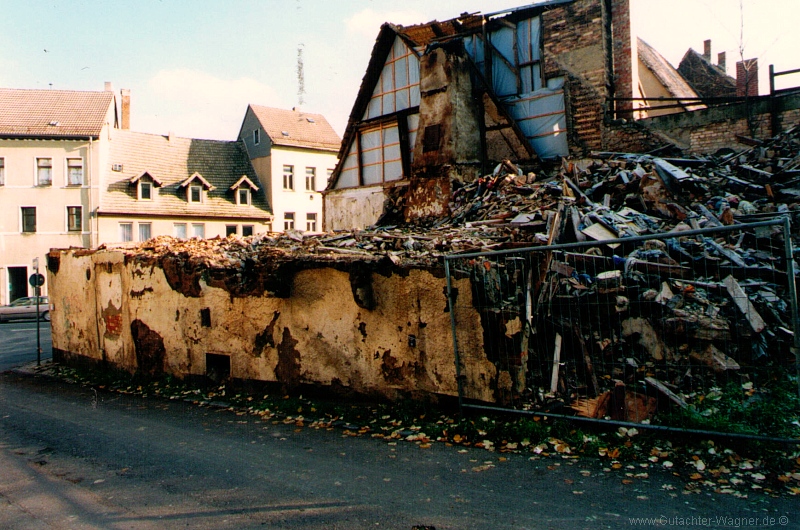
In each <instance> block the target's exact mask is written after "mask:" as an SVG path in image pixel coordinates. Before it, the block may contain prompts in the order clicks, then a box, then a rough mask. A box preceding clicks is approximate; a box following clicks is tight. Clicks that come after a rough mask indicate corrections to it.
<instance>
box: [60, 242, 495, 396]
mask: <svg viewBox="0 0 800 530" xmlns="http://www.w3.org/2000/svg"><path fill="white" fill-rule="evenodd" d="M51 256H52V257H53V260H57V261H58V263H59V267H58V270H57V272H56V271H52V270H51V272H50V285H51V302H52V303H53V305H54V310H53V312H52V327H53V335H52V336H53V348H54V357H55V358H56V360H58V361H65V362H79V361H84V362H86V361H88V362H93V363H99V364H104V365H106V366H113V367H117V368H121V369H125V370H128V371H131V372H140V373H143V374H147V375H158V374H162V373H166V374H172V375H175V376H178V377H186V376H209V377H210V376H211V374H210V373H209V370H210V369H211V367H210V366H207V361H208V359H209V358H211V359H212V361H213V362H218V360H219V359H220V358H222V359H225V358H226V357H228V358H229V359H230V376H231V377H232V378H234V379H237V380H247V381H265V382H277V383H281V384H283V385H284V386H286V387H287V388H292V387H297V386H299V385H309V384H310V385H317V386H321V387H328V388H331V389H347V391H349V392H354V393H358V394H364V395H381V396H386V397H390V398H395V397H398V396H399V395H409V394H412V395H414V394H416V395H434V394H439V395H449V396H454V395H457V383H456V375H455V363H454V359H453V349H452V335H451V326H450V314H449V313H448V309H447V300H446V294H445V279H444V277H443V273H442V271H441V270H430V269H429V268H423V267H419V268H414V267H410V268H405V267H397V266H394V265H392V264H391V262H390V261H389V260H383V261H380V262H376V261H374V260H372V261H369V260H367V261H364V262H352V261H351V262H347V263H344V264H343V263H341V262H336V261H333V262H331V261H330V260H327V261H324V260H323V261H321V262H313V261H308V260H306V261H302V260H299V259H298V260H297V262H296V263H293V262H292V260H291V258H289V259H287V260H286V261H287V262H288V263H290V264H291V266H287V267H279V266H277V265H275V264H269V266H264V267H261V268H260V269H259V268H258V267H255V268H254V270H255V269H258V270H262V269H263V270H269V271H278V270H283V271H284V273H281V274H284V275H283V276H282V278H281V279H282V281H284V282H286V283H287V287H286V289H285V291H284V292H282V293H277V294H278V295H277V296H276V293H273V292H271V291H270V289H266V288H259V287H258V286H256V285H254V284H253V287H252V293H251V294H248V293H247V292H243V291H241V290H237V289H234V288H232V286H231V284H230V282H225V281H218V280H215V279H214V278H215V277H217V278H219V277H220V276H222V272H221V271H220V270H218V269H209V268H205V267H203V266H202V265H200V264H199V263H198V262H197V261H196V260H195V261H193V260H191V259H187V260H185V262H184V265H183V267H182V268H180V269H178V268H175V267H170V266H167V267H164V264H165V263H170V262H171V261H174V260H173V259H172V258H174V256H172V255H169V254H168V255H166V256H161V257H148V256H136V255H135V254H133V253H130V252H129V253H127V254H126V251H124V250H98V251H93V252H87V251H76V250H60V251H53V252H51ZM188 264H191V265H188ZM192 267H195V268H196V270H194V271H190V270H188V269H190V268H192ZM231 269H232V270H231V271H230V272H231V273H230V274H229V275H227V276H229V277H235V276H236V275H237V274H239V273H240V271H241V268H236V267H231ZM287 270H288V271H290V272H288V273H286V271H287ZM87 271H89V272H87ZM262 272H263V271H262ZM253 274H255V275H256V276H257V277H258V278H259V279H258V282H261V283H262V287H263V285H265V284H267V283H269V282H268V281H267V278H266V277H264V276H263V275H261V276H259V275H260V274H261V273H258V272H254V273H253ZM186 278H192V280H191V281H188V282H183V281H179V280H181V279H186ZM468 281H469V280H457V281H456V282H455V285H456V288H457V289H458V290H459V292H460V293H461V294H460V296H463V297H467V298H469V297H470V296H471V294H470V288H469V284H468V283H467V282H468ZM187 286H188V287H187ZM458 311H459V313H460V314H459V315H458V318H459V320H460V321H463V322H471V323H472V325H471V326H464V327H463V328H462V329H460V330H459V331H458V333H459V334H460V336H461V338H462V339H463V340H465V341H469V342H472V343H475V341H477V343H479V344H480V343H482V342H481V341H482V335H481V332H480V317H479V316H478V314H477V313H475V312H474V311H472V310H469V309H466V310H465V309H459V310H458ZM472 335H475V336H474V337H473V336H472ZM475 355H476V356H477V357H481V354H480V352H479V353H477V354H475ZM209 356H211V357H209ZM483 366H484V367H485V370H484V372H485V373H482V374H476V376H475V378H476V381H467V386H468V388H470V389H472V390H471V395H472V396H474V397H476V398H479V399H484V400H491V398H492V394H491V393H490V391H489V390H488V388H489V387H490V384H489V383H491V381H492V380H493V377H494V369H493V366H492V365H491V363H489V362H488V361H485V362H484V363H483ZM484 387H485V388H484Z"/></svg>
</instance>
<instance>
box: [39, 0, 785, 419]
mask: <svg viewBox="0 0 800 530" xmlns="http://www.w3.org/2000/svg"><path fill="white" fill-rule="evenodd" d="M627 10H628V4H627V2H625V1H617V0H609V1H607V2H596V1H589V0H574V1H555V0H554V1H546V2H541V3H539V4H535V5H533V6H527V7H524V8H520V9H516V10H510V11H507V12H503V13H502V15H498V16H492V15H486V16H484V15H463V16H462V17H460V18H458V19H454V20H451V21H447V22H446V23H439V22H435V23H430V24H426V25H422V26H414V27H410V28H400V27H396V26H391V25H384V26H383V28H382V30H381V33H380V35H379V38H378V41H377V42H376V47H375V49H374V50H373V56H372V61H371V63H370V68H369V69H368V72H367V75H366V76H365V81H364V84H362V90H361V92H360V93H359V97H358V100H357V102H356V105H355V107H354V110H353V114H352V115H351V120H350V124H349V125H348V130H347V132H346V133H345V138H344V142H343V144H342V150H341V152H340V160H341V162H340V164H339V165H338V166H337V168H336V170H335V172H334V174H333V177H332V179H331V181H330V183H329V187H328V190H327V191H326V194H325V208H326V212H325V217H326V219H329V220H330V222H329V224H328V233H326V234H324V235H313V236H312V235H307V234H302V233H300V232H296V231H291V230H289V231H287V232H286V233H285V234H283V235H262V236H255V237H251V238H244V239H240V238H226V239H213V240H202V241H198V240H190V241H180V240H175V239H172V238H156V239H154V240H151V241H149V242H147V243H146V244H142V245H139V246H138V247H131V248H116V247H113V246H105V247H101V248H98V249H95V250H91V251H87V250H75V249H71V250H54V251H52V252H51V253H50V255H49V259H48V270H49V273H50V282H49V283H50V285H51V301H52V303H53V305H54V307H53V311H52V313H51V317H52V326H53V337H54V338H53V341H54V344H53V346H54V350H53V351H54V357H55V358H56V359H57V360H60V361H64V362H89V363H99V364H103V365H106V366H113V367H117V368H122V369H125V370H129V371H132V372H141V373H145V374H150V375H157V374H162V373H165V374H171V375H175V376H178V377H185V378H209V379H213V380H219V379H220V378H229V379H232V380H235V381H239V382H248V381H249V382H252V381H257V382H270V383H277V384H281V385H284V386H286V387H289V388H293V387H295V388H296V387H298V386H303V385H311V386H314V387H316V388H322V389H325V390H329V391H339V392H354V393H358V394H366V395H379V396H384V397H389V398H397V397H399V396H405V395H412V396H416V397H434V396H449V397H455V396H458V397H459V398H462V399H465V400H467V401H472V402H478V403H483V404H494V405H502V406H513V407H514V408H517V409H520V410H534V411H548V412H553V411H561V412H562V413H563V412H564V411H566V410H570V411H572V412H569V413H570V414H582V415H586V416H591V417H607V416H609V417H613V418H614V419H621V420H629V421H642V420H648V421H649V420H651V419H652V418H653V416H654V415H655V414H656V412H657V410H658V407H659V405H663V403H664V402H666V403H667V404H670V403H671V404H672V405H673V406H676V407H679V408H682V407H684V406H686V407H688V406H695V405H697V404H700V403H701V402H702V401H703V400H704V399H705V398H706V396H714V395H715V392H717V391H718V390H715V389H719V388H721V387H722V386H725V385H726V384H728V383H731V382H735V383H736V384H739V385H741V384H750V385H751V388H754V389H755V390H754V392H756V391H757V392H760V391H761V390H762V389H764V388H765V387H766V386H768V385H769V384H771V383H770V381H773V380H772V379H770V378H769V377H767V376H765V375H764V371H763V368H764V367H765V366H768V367H770V368H772V367H774V368H776V369H782V370H789V371H791V370H792V369H796V366H795V365H794V363H795V362H796V352H797V348H798V345H797V329H798V317H797V294H796V280H795V272H794V271H795V269H796V265H795V259H794V257H795V254H794V247H795V246H796V244H797V235H796V232H797V231H796V229H792V228H791V227H792V226H796V223H797V222H800V219H798V211H800V209H799V205H800V200H798V198H800V129H798V128H797V127H794V128H792V127H791V126H790V125H789V124H791V123H792V120H796V119H797V117H798V116H800V113H799V112H798V111H797V110H796V109H794V108H793V107H792V105H794V103H791V101H790V100H791V98H792V97H794V96H791V95H790V96H789V99H787V100H785V101H788V103H786V107H784V111H785V112H784V111H782V113H781V114H780V116H782V118H781V119H782V120H784V121H782V122H781V123H782V127H783V128H784V129H785V131H784V132H783V133H781V134H778V135H775V136H774V137H773V138H765V139H763V140H759V139H757V138H753V137H748V138H747V139H746V141H747V142H748V143H749V144H752V145H750V146H749V147H746V148H742V147H741V144H740V143H739V142H740V140H741V138H738V137H737V134H740V130H739V129H738V127H739V125H738V123H739V121H741V120H742V119H745V121H746V118H747V117H745V118H741V117H739V116H738V114H736V113H737V112H738V111H737V110H733V111H731V110H730V109H727V110H726V109H719V108H716V107H714V108H712V107H708V108H703V109H698V110H695V111H694V112H682V113H678V114H670V115H664V116H655V117H652V118H647V119H642V120H639V121H637V122H631V121H628V118H632V117H633V106H632V104H631V103H632V101H631V99H632V98H630V97H622V96H620V97H615V96H619V94H621V93H624V94H633V92H632V90H633V89H632V88H631V87H627V88H625V86H626V85H625V84H624V83H621V84H617V85H616V86H615V89H614V91H613V93H612V92H611V91H609V89H608V87H607V86H606V84H605V79H607V78H606V77H604V76H606V75H607V74H608V71H607V67H608V65H609V64H610V63H609V62H608V60H609V59H610V57H611V56H612V55H614V54H615V53H617V52H619V54H621V55H622V56H626V57H628V58H630V49H629V48H626V45H625V43H628V42H633V40H632V36H631V35H630V34H629V33H625V31H624V27H625V25H624V23H621V26H614V24H613V22H612V21H613V20H615V18H614V17H618V18H621V19H622V20H623V21H624V16H623V15H624V14H625V13H627V12H628V11H627ZM575 20H583V21H584V24H583V25H581V24H577V23H575V24H573V23H572V22H575ZM568 22H569V23H568ZM545 28H546V29H545ZM556 28H559V32H560V33H561V37H562V38H563V43H562V44H563V47H559V46H561V45H559V46H557V45H556V43H555V41H553V40H549V37H547V36H545V35H546V34H549V33H550V32H552V33H554V32H555V31H556ZM591 28H594V29H595V30H596V31H595V32H594V33H592V31H590V30H591ZM609 28H610V29H611V31H612V34H608V33H604V31H606V30H609ZM615 28H616V31H617V33H615V34H614V33H613V31H615ZM621 28H622V29H621ZM620 31H621V32H622V33H619V32H620ZM465 32H466V34H465ZM493 32H494V33H493ZM489 35H491V39H490V38H489ZM603 35H605V36H606V37H609V35H616V36H617V37H618V38H612V39H611V40H612V41H613V45H609V42H608V41H607V40H606V39H603V38H600V36H603ZM551 36H552V35H551ZM467 37H469V38H467ZM584 38H585V39H586V40H581V39H584ZM520 39H521V41H522V42H543V43H544V44H543V49H544V52H541V53H540V54H539V55H535V54H532V55H525V54H524V53H523V54H517V55H515V56H514V62H511V61H510V60H509V57H507V56H505V55H503V54H502V50H496V49H494V48H493V46H494V45H493V44H492V42H495V43H498V44H497V45H499V43H501V42H506V43H511V44H512V47H513V43H515V42H516V43H519V42H521V41H520ZM559 42H560V41H559ZM470 43H471V44H470ZM422 44H425V46H424V47H423V46H422ZM617 45H619V46H617ZM470 46H472V48H471V49H472V52H470V51H469V49H470ZM532 49H533V48H532V47H529V48H528V50H529V51H530V50H532ZM478 50H484V51H483V52H479V51H478ZM519 50H520V48H519V47H517V51H519ZM626 50H627V51H626ZM423 52H424V53H423ZM595 52H596V53H597V55H595ZM470 53H473V54H475V57H484V60H483V62H481V61H478V62H477V63H476V60H475V58H474V57H473V56H472V55H470ZM480 53H484V55H479V54H480ZM531 53H532V52H531ZM626 54H627V55H626ZM489 56H494V57H495V58H496V63H495V64H494V65H493V66H491V65H490V66H487V63H491V62H492V61H491V60H489V59H487V57H489ZM657 59H658V57H657V56H655V55H653V54H650V55H649V56H648V58H645V59H644V60H643V63H647V64H649V66H648V67H649V68H653V70H654V74H653V78H654V79H655V78H658V77H659V76H658V75H656V73H660V74H666V73H669V74H670V75H671V71H670V72H667V71H666V70H664V68H665V66H663V65H661V66H659V64H657V63H658V62H659V61H657ZM476 64H477V65H478V66H476ZM614 64H616V66H615V69H614V71H615V72H616V73H615V76H618V77H620V79H623V78H624V77H625V69H624V68H623V67H622V66H620V64H631V61H627V62H624V61H623V63H614ZM578 67H582V68H587V69H585V70H580V71H579V68H578ZM590 67H592V68H594V70H591V68H590ZM416 68H418V70H416ZM476 68H477V72H478V73H480V72H484V74H482V75H477V74H476ZM589 70H591V72H593V75H589V73H590V72H589ZM415 71H417V72H418V73H419V75H418V76H416V77H415V74H414V72H415ZM656 71H659V72H656ZM522 72H527V74H526V75H527V76H528V77H527V78H525V79H528V80H530V84H528V85H525V83H527V82H528V81H525V80H522V77H521V75H522ZM534 72H536V73H534ZM542 72H551V73H553V75H554V77H552V78H551V77H548V76H547V75H545V74H543V73H542ZM486 73H489V79H487V78H486ZM556 74H558V75H556ZM559 77H560V80H558V81H553V79H556V78H559ZM666 77H668V76H665V77H664V78H665V79H666ZM537 79H538V81H537ZM631 79H632V78H631ZM489 80H494V81H493V83H494V82H496V83H497V84H492V83H489ZM537 83H538V84H537ZM520 86H524V87H525V90H526V92H524V94H526V95H525V96H524V97H523V96H521V94H520V92H519V87H520ZM487 87H492V88H487ZM504 87H505V88H504ZM620 87H622V88H620ZM506 88H507V89H508V90H509V91H510V92H509V93H507V94H505V96H503V98H499V97H497V93H501V94H503V92H502V90H505V89H506ZM476 90H477V92H478V94H479V95H480V97H478V98H475V97H471V96H472V95H473V94H474V93H475V91H476ZM514 90H517V92H515V91H514ZM625 90H628V92H624V91H625ZM498 91H499V92H498ZM621 91H623V92H621ZM466 96H470V97H466ZM529 96H530V97H529ZM504 98H505V99H504ZM579 102H583V103H579ZM587 102H588V103H587ZM551 104H552V105H555V107H556V108H555V110H554V109H553V108H551V107H550V105H551ZM695 104H696V102H695ZM765 104H766V103H765ZM606 105H612V106H613V110H614V113H613V114H612V116H611V117H610V116H609V115H608V113H607V112H606V111H607V110H608V108H609V107H607V106H606ZM515 109H517V110H519V109H524V111H520V112H524V114H520V115H516V116H515V115H514V112H515ZM626 113H627V115H628V118H625V121H624V122H623V121H622V118H620V116H623V115H625V114H626ZM690 115H694V116H697V115H705V116H706V121H705V122H702V119H700V118H691V117H687V116H690ZM709 115H712V118H713V119H712V118H708V116H709ZM714 116H716V117H714ZM362 118H363V119H362ZM717 118H719V119H717ZM659 120H666V121H662V122H660V123H666V124H667V125H664V126H663V129H664V131H667V132H663V131H662V132H658V130H657V126H656V125H654V124H656V123H657V122H659ZM692 120H698V121H697V123H695V124H694V125H692ZM715 120H716V121H715ZM520 122H523V123H526V125H525V126H524V127H523V126H521V125H520ZM670 124H671V125H670ZM709 124H710V125H709ZM529 127H533V128H529ZM536 127H538V129H537V128H536ZM676 131H677V132H676ZM667 133H669V134H667ZM678 133H680V134H683V135H684V136H685V137H686V138H688V141H687V143H686V145H689V146H691V145H700V144H703V145H707V146H713V149H708V150H707V151H711V153H713V154H705V155H703V156H699V155H698V153H699V152H702V151H703V150H696V149H692V148H687V149H685V150H683V151H682V150H681V149H680V144H681V141H680V140H678V141H675V142H672V141H670V140H669V138H670V137H678ZM703 142H705V143H703ZM723 144H725V145H727V144H729V145H733V146H737V148H736V149H733V148H729V149H727V150H724V151H719V152H717V149H718V147H719V146H722V145H723ZM548 150H549V151H548ZM620 151H623V152H620ZM626 152H627V153H628V154H626ZM545 153H549V155H550V156H544V154H545ZM553 156H555V157H556V162H548V161H546V160H545V159H546V158H551V157H553ZM354 226H355V227H358V228H356V229H353V227H354ZM343 227H347V229H343ZM76 285H81V286H82V287H83V288H82V289H75V286H76ZM86 307H90V308H94V310H93V311H85V308H86ZM164 308H169V310H168V311H167V310H165V309H164ZM793 367H794V368H793ZM758 395H759V397H761V394H758ZM711 401H713V400H710V401H708V402H706V403H710V402H711Z"/></svg>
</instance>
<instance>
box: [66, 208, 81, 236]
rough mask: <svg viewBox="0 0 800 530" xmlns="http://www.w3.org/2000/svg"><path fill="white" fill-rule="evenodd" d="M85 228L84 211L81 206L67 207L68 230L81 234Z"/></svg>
mask: <svg viewBox="0 0 800 530" xmlns="http://www.w3.org/2000/svg"><path fill="white" fill-rule="evenodd" d="M82 227H83V209H82V208H81V207H80V206H67V230H68V231H70V232H80V231H81V228H82Z"/></svg>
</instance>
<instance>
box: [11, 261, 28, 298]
mask: <svg viewBox="0 0 800 530" xmlns="http://www.w3.org/2000/svg"><path fill="white" fill-rule="evenodd" d="M23 296H28V267H9V268H8V301H9V302H13V301H14V300H16V299H17V298H22V297H23Z"/></svg>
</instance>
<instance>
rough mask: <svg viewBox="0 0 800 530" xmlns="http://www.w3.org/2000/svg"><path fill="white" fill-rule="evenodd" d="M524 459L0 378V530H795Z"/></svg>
mask: <svg viewBox="0 0 800 530" xmlns="http://www.w3.org/2000/svg"><path fill="white" fill-rule="evenodd" d="M0 328H2V329H3V331H9V329H10V328H6V326H0ZM3 344H4V346H3V348H4V349H3V351H4V352H5V351H6V350H5V343H3ZM530 457H531V455H530V453H526V454H502V455H501V454H497V453H493V452H489V451H486V450H483V449H475V448H470V449H461V448H459V447H447V446H445V445H444V444H441V443H434V444H432V446H431V447H430V448H427V449H423V448H420V447H418V446H417V445H415V444H413V443H410V442H405V441H399V442H397V443H388V442H387V441H385V440H378V439H373V438H369V437H352V436H348V435H346V434H344V433H343V431H342V430H339V429H332V430H315V429H312V428H309V427H298V426H296V425H295V424H294V423H290V424H284V423H283V422H273V421H264V420H262V419H261V418H260V417H256V416H250V415H244V414H242V413H236V412H235V411H231V410H228V409H220V408H210V407H201V406H198V405H195V404H192V403H188V402H184V401H179V400H173V401H170V400H166V399H162V398H156V397H141V396H134V395H126V394H115V393H105V392H103V391H97V392H96V391H95V390H93V389H91V388H86V387H80V386H77V385H70V384H67V383H64V382H61V381H54V380H51V379H48V378H44V377H39V376H34V375H32V371H31V370H29V369H26V370H22V371H17V372H6V373H4V374H0V528H13V529H22V530H27V529H49V528H60V529H61V528H63V529H74V528H88V529H93V528H98V529H100V528H103V529H108V528H110V529H123V528H124V529H156V528H157V529H162V528H193V529H212V528H213V529H217V528H226V529H227V528H231V529H240V528H288V529H362V528H364V529H365V528H372V529H374V528H391V529H406V530H410V529H411V528H412V527H414V526H415V525H427V526H432V527H435V528H436V529H437V530H445V529H473V528H474V529H492V530H497V529H522V528H525V529H527V528H556V529H562V528H563V529H580V528H623V527H625V528H627V527H631V528H635V527H637V526H641V527H649V526H648V525H647V524H645V523H637V524H631V522H630V519H629V518H634V517H636V518H640V517H641V518H644V517H648V518H659V517H662V516H663V519H661V521H662V522H669V521H670V520H671V521H681V524H667V525H664V524H661V525H656V526H661V527H664V526H667V527H676V528H677V527H692V526H694V527H702V528H723V527H730V525H729V524H727V525H723V524H718V523H715V522H714V521H717V519H715V518H728V519H726V521H728V522H730V521H732V519H730V518H736V521H737V522H738V523H739V524H738V527H739V528H750V527H755V525H752V524H750V525H746V524H741V521H759V525H760V526H759V527H760V528H764V527H770V525H763V524H761V523H760V522H761V521H765V520H766V521H769V520H770V519H769V518H772V520H774V521H775V523H774V524H773V525H771V527H774V528H798V527H800V523H798V521H799V520H800V515H799V514H798V511H799V510H798V507H797V506H798V505H797V501H796V499H793V498H780V499H773V498H769V497H765V496H762V495H758V494H757V493H756V492H753V494H752V495H749V496H748V498H747V499H737V498H734V497H733V496H731V495H721V494H708V493H703V494H690V495H685V494H683V491H682V490H683V485H684V484H683V483H682V482H681V481H680V480H679V479H677V478H676V477H674V476H672V475H671V474H670V473H668V472H666V471H664V470H662V469H659V468H657V467H651V468H649V469H648V470H647V471H648V478H645V479H636V480H633V481H629V482H632V483H630V484H625V483H623V480H624V479H626V475H625V473H626V472H627V473H639V472H640V471H642V470H640V469H634V470H628V469H625V468H623V469H621V470H619V471H612V472H605V471H604V470H603V466H604V465H607V462H602V461H600V460H599V459H595V458H580V459H563V458H557V457H549V458H541V459H536V460H531V459H530ZM692 517H704V518H711V519H710V521H711V523H712V524H703V525H696V524H695V525H691V526H690V525H689V524H684V523H683V522H689V521H691V520H692V519H690V518H692ZM781 517H783V518H784V519H780V518H781ZM765 518H766V519H765ZM720 520H722V519H720ZM723 522H724V521H723ZM781 523H785V524H781Z"/></svg>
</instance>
